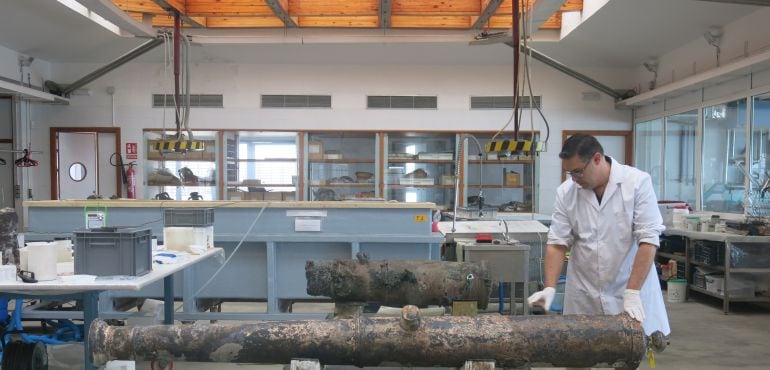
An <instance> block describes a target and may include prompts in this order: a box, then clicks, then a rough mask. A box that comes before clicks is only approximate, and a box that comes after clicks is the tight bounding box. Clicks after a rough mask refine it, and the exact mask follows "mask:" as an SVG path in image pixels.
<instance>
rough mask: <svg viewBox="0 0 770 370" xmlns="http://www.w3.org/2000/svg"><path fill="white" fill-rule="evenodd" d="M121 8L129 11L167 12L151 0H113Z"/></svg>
mask: <svg viewBox="0 0 770 370" xmlns="http://www.w3.org/2000/svg"><path fill="white" fill-rule="evenodd" d="M112 2H113V3H114V4H115V5H116V6H117V7H118V8H120V10H122V11H124V12H126V13H128V12H134V13H151V14H166V11H165V10H164V9H163V8H161V7H159V6H158V4H156V3H155V2H153V1H149V0H112Z"/></svg>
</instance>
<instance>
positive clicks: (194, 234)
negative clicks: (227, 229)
mask: <svg viewBox="0 0 770 370" xmlns="http://www.w3.org/2000/svg"><path fill="white" fill-rule="evenodd" d="M163 245H164V246H165V248H166V249H167V250H173V251H184V252H190V253H195V254H197V253H199V252H200V251H199V248H200V247H203V249H210V248H213V247H214V226H206V227H176V226H173V227H164V228H163ZM191 245H194V246H199V247H196V248H190V246H191Z"/></svg>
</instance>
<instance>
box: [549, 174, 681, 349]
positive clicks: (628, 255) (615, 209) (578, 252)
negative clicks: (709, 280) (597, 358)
mask: <svg viewBox="0 0 770 370" xmlns="http://www.w3.org/2000/svg"><path fill="white" fill-rule="evenodd" d="M663 230H665V227H664V226H663V220H662V218H661V216H660V211H659V210H658V206H657V199H656V198H655V192H654V191H653V188H652V181H651V180H650V175H648V174H647V173H645V172H642V171H640V170H638V169H636V168H633V167H630V166H626V165H623V164H620V163H618V162H617V161H616V160H615V159H612V166H611V170H610V178H609V182H608V183H607V187H606V189H605V190H604V196H603V197H602V202H601V204H599V202H598V200H597V199H596V195H595V193H594V191H593V190H590V189H583V188H581V187H580V186H579V185H578V184H577V183H575V182H574V181H572V179H571V178H570V179H568V180H567V181H565V182H564V183H562V184H561V185H560V186H559V188H558V189H557V191H556V202H555V204H554V212H553V217H552V220H551V228H550V231H549V233H548V244H558V245H564V246H567V248H568V249H569V250H570V259H569V263H568V265H567V284H566V288H565V289H566V290H565V294H564V314H604V315H617V314H620V313H622V312H624V310H623V291H624V290H625V289H626V285H627V283H628V279H629V277H630V276H631V268H632V266H633V262H634V257H635V256H636V252H637V250H638V249H639V246H638V243H639V242H646V243H650V244H653V245H656V246H660V242H659V235H660V233H661V232H663ZM640 296H641V299H642V305H643V306H644V313H645V320H644V322H643V323H642V326H643V327H644V331H645V333H646V334H648V335H649V334H651V333H652V332H654V331H656V330H660V331H661V332H663V333H664V334H665V335H668V334H669V333H670V332H671V329H670V327H669V325H668V316H667V314H666V308H665V305H664V303H663V294H662V292H661V289H660V283H659V282H658V276H657V273H656V271H655V266H654V265H653V266H650V272H649V274H647V279H646V280H645V281H644V284H643V285H642V289H641V293H640Z"/></svg>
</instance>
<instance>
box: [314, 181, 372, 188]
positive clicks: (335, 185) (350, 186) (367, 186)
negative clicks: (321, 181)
mask: <svg viewBox="0 0 770 370" xmlns="http://www.w3.org/2000/svg"><path fill="white" fill-rule="evenodd" d="M310 187H311V188H373V187H374V184H373V183H368V184H358V183H354V182H352V183H349V184H326V185H310Z"/></svg>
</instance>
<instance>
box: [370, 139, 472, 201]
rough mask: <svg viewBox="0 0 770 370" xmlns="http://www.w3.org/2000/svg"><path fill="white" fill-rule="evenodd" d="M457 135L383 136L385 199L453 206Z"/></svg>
mask: <svg viewBox="0 0 770 370" xmlns="http://www.w3.org/2000/svg"><path fill="white" fill-rule="evenodd" d="M457 136H458V135H457V134H454V133H409V132H403V133H387V134H385V137H384V140H383V141H384V144H383V145H384V147H385V150H384V151H383V161H384V162H385V166H384V169H383V172H384V181H383V191H384V193H385V198H386V199H388V200H396V201H399V202H433V203H435V204H436V205H437V206H438V207H439V208H441V209H447V210H448V209H451V208H452V206H453V205H454V197H455V195H454V191H455V174H456V169H457V168H456V163H457V143H458V141H457Z"/></svg>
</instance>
